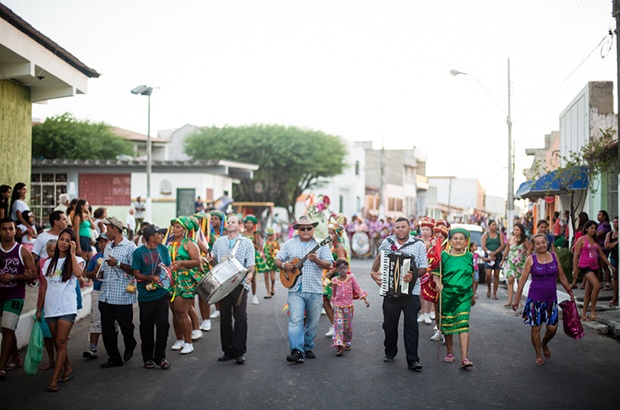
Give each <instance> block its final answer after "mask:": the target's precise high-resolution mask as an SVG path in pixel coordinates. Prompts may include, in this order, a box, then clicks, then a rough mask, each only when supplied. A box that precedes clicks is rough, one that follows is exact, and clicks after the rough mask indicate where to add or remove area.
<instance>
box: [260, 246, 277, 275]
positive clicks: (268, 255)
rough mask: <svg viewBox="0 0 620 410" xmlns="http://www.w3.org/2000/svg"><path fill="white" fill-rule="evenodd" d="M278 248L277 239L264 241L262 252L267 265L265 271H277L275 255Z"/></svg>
mask: <svg viewBox="0 0 620 410" xmlns="http://www.w3.org/2000/svg"><path fill="white" fill-rule="evenodd" d="M279 250H280V242H278V240H277V239H274V240H273V241H265V245H264V246H263V252H264V254H265V264H266V265H267V271H277V270H278V268H277V267H276V255H277V254H278V251H279Z"/></svg>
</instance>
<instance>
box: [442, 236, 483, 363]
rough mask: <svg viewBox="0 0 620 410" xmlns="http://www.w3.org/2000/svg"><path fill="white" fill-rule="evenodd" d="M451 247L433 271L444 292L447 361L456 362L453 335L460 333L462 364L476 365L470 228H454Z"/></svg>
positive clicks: (474, 299) (443, 320) (444, 328)
mask: <svg viewBox="0 0 620 410" xmlns="http://www.w3.org/2000/svg"><path fill="white" fill-rule="evenodd" d="M449 244H450V248H449V249H447V250H445V251H443V252H442V253H441V263H440V266H439V272H433V280H434V281H435V288H436V289H437V291H438V292H440V294H441V296H440V299H439V306H440V308H439V312H440V314H441V315H440V317H441V321H440V325H441V326H440V329H441V333H443V335H444V336H445V338H446V348H447V354H446V357H445V358H444V362H446V363H452V362H454V348H453V335H455V334H458V335H459V344H460V345H461V367H462V368H464V369H466V368H469V367H472V366H473V365H474V364H473V363H472V361H471V360H469V359H468V358H467V353H468V350H469V312H470V311H471V307H472V306H473V305H475V304H476V298H475V297H474V290H473V286H474V262H473V260H474V259H473V256H472V254H471V253H469V252H468V251H467V249H468V248H469V231H468V230H466V229H463V228H454V229H452V230H450V236H449Z"/></svg>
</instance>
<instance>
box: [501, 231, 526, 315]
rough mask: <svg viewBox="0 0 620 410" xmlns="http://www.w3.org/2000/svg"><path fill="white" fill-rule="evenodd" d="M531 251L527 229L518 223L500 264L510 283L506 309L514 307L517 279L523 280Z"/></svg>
mask: <svg viewBox="0 0 620 410" xmlns="http://www.w3.org/2000/svg"><path fill="white" fill-rule="evenodd" d="M529 251H530V246H529V242H528V241H527V238H526V236H525V227H524V226H523V225H522V224H520V223H516V224H515V226H514V227H513V228H512V235H511V236H510V238H509V239H508V244H507V248H506V252H504V257H503V258H502V261H501V263H500V266H502V267H503V269H504V275H506V281H507V283H508V303H506V304H505V305H504V307H511V306H512V296H513V292H514V284H515V278H516V280H517V281H518V280H519V279H520V278H521V274H522V273H523V269H524V268H525V260H526V258H527V255H528V254H529Z"/></svg>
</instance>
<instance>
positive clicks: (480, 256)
mask: <svg viewBox="0 0 620 410" xmlns="http://www.w3.org/2000/svg"><path fill="white" fill-rule="evenodd" d="M470 252H471V254H472V255H473V256H474V297H476V298H477V297H478V293H476V292H477V291H478V284H479V283H480V272H479V269H480V267H479V266H478V264H482V262H484V261H489V260H490V258H487V257H485V254H484V251H483V250H482V248H480V247H478V244H477V243H476V242H472V243H471V245H470Z"/></svg>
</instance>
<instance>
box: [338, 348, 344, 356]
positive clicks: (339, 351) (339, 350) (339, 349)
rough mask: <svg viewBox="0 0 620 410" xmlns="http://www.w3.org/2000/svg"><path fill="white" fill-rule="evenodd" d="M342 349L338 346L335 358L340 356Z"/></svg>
mask: <svg viewBox="0 0 620 410" xmlns="http://www.w3.org/2000/svg"><path fill="white" fill-rule="evenodd" d="M343 350H344V349H343V347H342V346H338V350H336V356H342V351H343Z"/></svg>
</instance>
